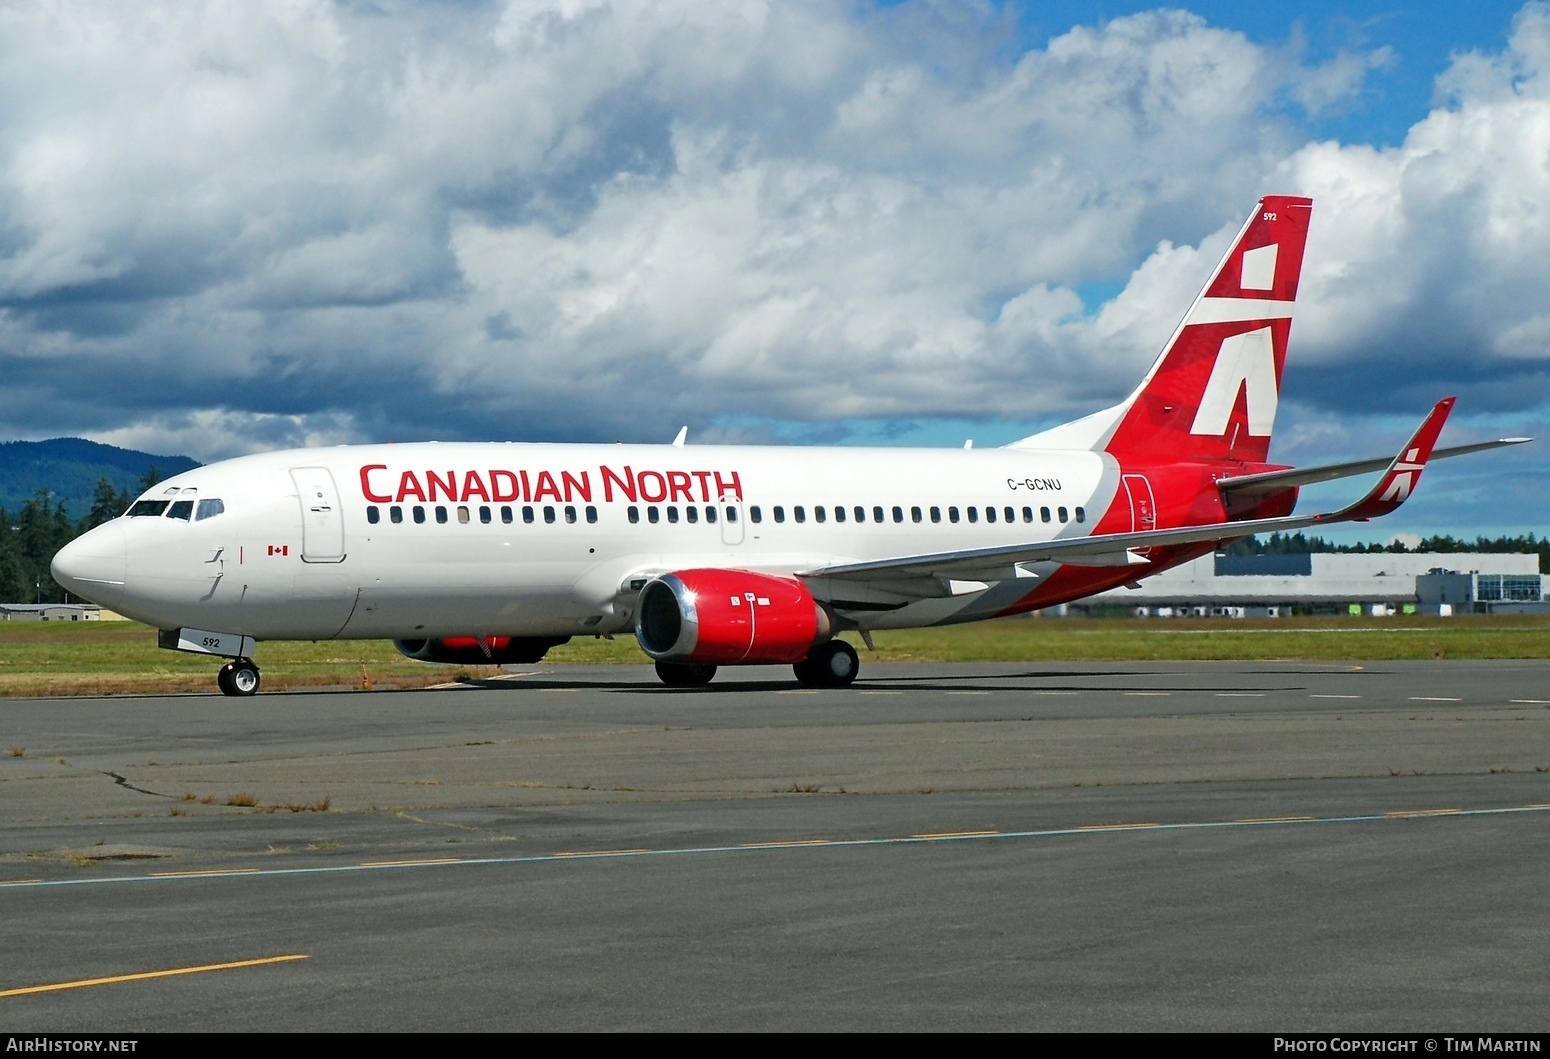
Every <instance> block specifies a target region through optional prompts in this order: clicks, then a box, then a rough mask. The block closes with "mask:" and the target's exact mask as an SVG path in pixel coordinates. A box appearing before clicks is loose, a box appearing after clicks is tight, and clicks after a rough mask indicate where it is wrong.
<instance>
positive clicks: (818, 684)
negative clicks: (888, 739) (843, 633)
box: [221, 640, 861, 695]
mask: <svg viewBox="0 0 1550 1059" xmlns="http://www.w3.org/2000/svg"><path fill="white" fill-rule="evenodd" d="M234 664H235V663H234ZM247 664H248V665H252V663H251V662H249V663H247ZM227 668H228V669H229V668H230V666H228V667H227ZM791 671H792V672H793V673H795V674H796V675H797V681H798V682H799V683H802V684H806V685H807V686H808V687H810V688H843V687H844V686H845V685H847V684H849V683H850V682H851V681H853V680H855V679H856V674H857V673H859V672H860V671H861V659H860V658H858V657H857V656H856V649H855V648H854V647H852V646H850V644H848V643H846V642H845V641H844V640H829V641H827V642H825V643H821V644H819V645H818V646H817V647H814V648H813V649H812V651H811V652H809V653H808V656H807V658H805V659H804V660H802V661H800V662H798V663H797V664H796V665H794V666H792V667H791ZM225 673H226V670H225V669H223V670H221V674H222V677H221V679H222V680H225ZM715 675H716V667H715V666H707V665H697V664H695V663H690V662H658V663H657V677H658V678H659V679H660V680H661V681H662V683H664V684H666V685H667V686H668V687H670V688H697V687H700V686H702V685H705V684H709V683H710V682H711V679H712V678H713V677H714V676H715ZM253 679H254V682H255V686H256V684H257V680H258V671H257V670H256V669H255V670H254V671H253ZM225 688H226V685H225V684H224V683H223V684H222V685H221V689H222V690H223V691H224V690H225ZM226 693H227V694H228V695H238V694H249V695H251V694H252V692H234V691H228V692H226Z"/></svg>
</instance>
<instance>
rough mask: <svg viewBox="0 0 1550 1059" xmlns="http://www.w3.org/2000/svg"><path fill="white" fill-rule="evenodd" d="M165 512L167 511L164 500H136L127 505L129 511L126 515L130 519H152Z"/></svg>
mask: <svg viewBox="0 0 1550 1059" xmlns="http://www.w3.org/2000/svg"><path fill="white" fill-rule="evenodd" d="M165 510H167V501H165V500H136V501H135V502H134V503H133V504H131V505H129V510H128V511H127V512H126V514H127V515H128V516H129V517H130V518H152V517H154V516H156V515H160V514H161V513H162V512H163V511H165Z"/></svg>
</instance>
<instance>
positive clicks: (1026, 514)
mask: <svg viewBox="0 0 1550 1059" xmlns="http://www.w3.org/2000/svg"><path fill="white" fill-rule="evenodd" d="M1023 521H1024V522H1032V521H1033V508H1031V507H1025V508H1023Z"/></svg>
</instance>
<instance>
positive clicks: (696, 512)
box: [684, 504, 700, 522]
mask: <svg viewBox="0 0 1550 1059" xmlns="http://www.w3.org/2000/svg"><path fill="white" fill-rule="evenodd" d="M684 517H685V518H687V519H688V520H689V521H690V522H698V521H700V509H699V508H697V507H695V506H694V505H693V504H685V505H684Z"/></svg>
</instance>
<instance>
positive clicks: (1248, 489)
mask: <svg viewBox="0 0 1550 1059" xmlns="http://www.w3.org/2000/svg"><path fill="white" fill-rule="evenodd" d="M1533 440H1534V439H1533V438H1498V439H1497V440H1495V441H1481V442H1477V443H1476V444H1473V445H1453V446H1451V447H1449V448H1446V449H1433V450H1432V460H1433V461H1436V460H1445V459H1448V458H1449V457H1450V456H1467V455H1468V454H1469V453H1471V452H1486V451H1489V450H1490V449H1499V448H1501V447H1503V446H1504V445H1522V444H1525V443H1527V442H1530V441H1533ZM1389 462H1390V457H1388V456H1379V457H1377V458H1375V459H1370V460H1353V461H1351V462H1350V463H1327V464H1324V465H1322V466H1319V467H1295V468H1291V469H1289V470H1285V471H1264V472H1262V473H1260V474H1242V475H1238V476H1236V477H1233V478H1223V479H1221V480H1219V481H1218V482H1217V483H1216V487H1217V488H1218V489H1220V490H1221V491H1222V492H1224V493H1228V492H1231V493H1238V494H1241V495H1244V496H1259V495H1262V494H1265V493H1275V492H1279V491H1280V490H1282V489H1294V488H1296V487H1298V486H1302V485H1314V484H1316V483H1318V482H1333V481H1334V480H1335V479H1337V478H1350V477H1352V476H1354V475H1358V474H1371V473H1372V472H1373V471H1381V470H1383V468H1385V467H1387V466H1388V465H1389Z"/></svg>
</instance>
